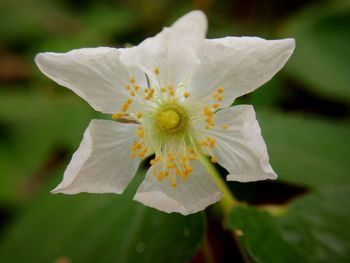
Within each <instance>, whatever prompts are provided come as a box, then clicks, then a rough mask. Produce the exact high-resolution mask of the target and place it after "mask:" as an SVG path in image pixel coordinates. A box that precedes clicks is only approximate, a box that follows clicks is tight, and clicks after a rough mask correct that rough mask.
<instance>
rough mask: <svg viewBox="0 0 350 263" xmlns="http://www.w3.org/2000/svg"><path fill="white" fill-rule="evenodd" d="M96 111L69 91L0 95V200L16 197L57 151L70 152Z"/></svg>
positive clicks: (18, 196)
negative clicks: (0, 140)
mask: <svg viewBox="0 0 350 263" xmlns="http://www.w3.org/2000/svg"><path fill="white" fill-rule="evenodd" d="M94 116H97V114H96V113H94V111H93V110H92V109H91V108H90V107H89V106H88V104H87V103H84V102H83V101H82V100H80V99H79V98H77V97H76V96H74V95H73V94H71V96H67V95H62V94H55V93H53V94H49V95H48V94H47V93H44V92H42V93H34V92H31V93H23V94H18V93H11V92H2V93H1V95H0V131H1V130H3V133H4V139H3V141H2V142H1V145H2V147H1V149H0V157H1V158H0V173H1V174H3V175H4V176H1V177H0V200H2V199H14V200H18V199H19V198H20V197H22V196H23V194H22V193H21V191H22V190H23V189H22V186H23V185H25V183H26V182H27V181H29V180H31V179H32V177H33V176H35V174H36V173H37V172H38V171H39V170H40V169H42V168H43V166H44V165H45V164H46V162H47V161H48V159H49V158H50V156H51V155H52V153H54V152H55V151H57V150H66V151H70V152H73V150H74V149H75V148H76V147H77V146H78V145H79V142H80V140H81V138H82V135H83V132H84V130H85V128H86V127H87V125H88V123H89V122H90V120H91V119H92V118H93V117H94Z"/></svg>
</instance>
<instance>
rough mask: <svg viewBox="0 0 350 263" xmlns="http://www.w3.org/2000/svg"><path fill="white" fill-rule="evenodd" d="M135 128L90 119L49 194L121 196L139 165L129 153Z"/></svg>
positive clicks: (128, 125) (133, 126)
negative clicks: (63, 170)
mask: <svg viewBox="0 0 350 263" xmlns="http://www.w3.org/2000/svg"><path fill="white" fill-rule="evenodd" d="M136 129H137V125H134V124H122V123H118V122H113V121H105V120H92V121H91V122H90V124H89V126H88V128H87V129H86V131H85V133H84V137H83V140H82V142H81V144H80V146H79V149H78V150H77V151H76V152H75V153H74V155H73V157H72V160H71V161H70V163H69V165H68V167H67V169H66V171H65V173H64V178H63V181H62V182H61V183H60V184H59V185H58V186H57V187H56V188H55V189H54V190H52V193H64V194H76V193H80V192H89V193H117V194H120V193H122V192H123V191H124V189H125V188H126V186H127V185H128V184H129V182H130V181H131V179H132V178H133V177H134V175H135V173H136V171H137V168H138V166H139V164H140V160H139V159H137V158H135V159H132V158H131V157H130V150H129V149H130V148H131V146H132V144H133V142H134V140H135V136H134V134H135V131H136Z"/></svg>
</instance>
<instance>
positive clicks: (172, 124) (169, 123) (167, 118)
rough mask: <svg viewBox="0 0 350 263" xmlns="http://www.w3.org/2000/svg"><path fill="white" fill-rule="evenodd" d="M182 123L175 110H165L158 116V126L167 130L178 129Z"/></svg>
mask: <svg viewBox="0 0 350 263" xmlns="http://www.w3.org/2000/svg"><path fill="white" fill-rule="evenodd" d="M179 123H180V116H179V114H178V113H177V112H176V111H175V110H165V111H163V112H161V113H159V115H158V125H159V126H160V127H161V128H163V129H166V130H171V129H173V128H176V127H177V126H178V125H179Z"/></svg>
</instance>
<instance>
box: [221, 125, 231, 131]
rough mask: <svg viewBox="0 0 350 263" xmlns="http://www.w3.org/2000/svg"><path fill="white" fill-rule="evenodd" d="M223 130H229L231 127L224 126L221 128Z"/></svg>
mask: <svg viewBox="0 0 350 263" xmlns="http://www.w3.org/2000/svg"><path fill="white" fill-rule="evenodd" d="M221 128H222V129H223V130H227V129H228V128H229V126H228V125H227V124H224V125H222V127H221Z"/></svg>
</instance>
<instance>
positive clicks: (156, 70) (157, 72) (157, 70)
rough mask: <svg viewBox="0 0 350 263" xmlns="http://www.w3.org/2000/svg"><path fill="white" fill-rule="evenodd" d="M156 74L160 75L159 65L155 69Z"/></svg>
mask: <svg viewBox="0 0 350 263" xmlns="http://www.w3.org/2000/svg"><path fill="white" fill-rule="evenodd" d="M154 74H156V75H159V68H158V67H156V68H155V69H154Z"/></svg>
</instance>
